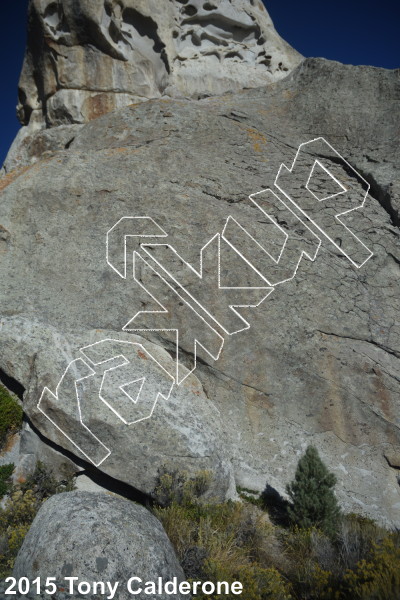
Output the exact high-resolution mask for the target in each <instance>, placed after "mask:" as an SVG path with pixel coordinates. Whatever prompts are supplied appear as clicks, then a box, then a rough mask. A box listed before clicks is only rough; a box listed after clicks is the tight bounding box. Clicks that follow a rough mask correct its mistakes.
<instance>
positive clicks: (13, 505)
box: [0, 462, 74, 578]
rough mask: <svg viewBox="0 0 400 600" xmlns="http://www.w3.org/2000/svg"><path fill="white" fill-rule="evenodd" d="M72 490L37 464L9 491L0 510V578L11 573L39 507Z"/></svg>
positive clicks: (67, 484)
mask: <svg viewBox="0 0 400 600" xmlns="http://www.w3.org/2000/svg"><path fill="white" fill-rule="evenodd" d="M7 466H8V467H10V466H12V467H13V465H7ZM72 489H74V486H73V483H72V481H71V480H68V481H62V482H59V481H57V480H56V479H55V478H54V477H53V476H52V475H51V473H49V472H47V471H46V468H45V466H44V465H43V464H42V463H40V462H38V464H37V466H36V469H35V472H34V473H33V475H32V476H31V477H29V478H28V479H27V481H26V482H25V483H24V484H22V485H20V486H14V487H13V488H12V489H11V495H10V497H9V498H8V499H7V502H6V505H5V507H4V508H0V578H1V577H7V576H8V575H9V574H10V572H11V571H12V569H13V566H14V562H15V559H16V556H17V554H18V550H19V549H20V547H21V545H22V542H23V541H24V537H25V535H26V534H27V532H28V530H29V528H30V526H31V523H32V521H33V519H34V518H35V516H36V513H37V512H38V510H39V508H40V506H41V504H42V503H43V502H44V501H45V500H46V499H47V498H49V497H50V496H52V495H54V494H56V493H59V492H64V491H70V490H72Z"/></svg>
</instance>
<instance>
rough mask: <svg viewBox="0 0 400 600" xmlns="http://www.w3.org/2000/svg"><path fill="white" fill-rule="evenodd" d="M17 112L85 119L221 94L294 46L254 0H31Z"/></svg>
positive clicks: (33, 118) (50, 120) (249, 80)
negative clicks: (158, 101) (162, 100)
mask: <svg viewBox="0 0 400 600" xmlns="http://www.w3.org/2000/svg"><path fill="white" fill-rule="evenodd" d="M29 19H30V26H29V38H28V47H27V53H26V57H25V62H24V66H23V71H22V75H21V80H20V103H19V106H18V114H19V117H20V120H21V122H22V123H23V124H24V125H28V124H33V123H36V124H39V125H42V124H43V123H45V124H46V125H47V126H55V125H60V124H70V123H84V122H86V121H90V120H91V119H93V118H95V117H97V116H99V115H100V114H104V113H105V112H109V111H110V110H113V109H115V108H119V107H122V106H126V105H127V104H130V103H133V102H140V101H142V100H145V99H148V98H158V97H160V96H161V95H163V94H169V95H188V96H193V95H196V94H220V93H222V92H225V91H227V90H233V89H241V88H243V87H256V86H260V85H265V84H266V83H269V82H271V81H276V80H277V79H280V78H281V77H283V76H284V75H286V74H287V73H288V71H290V70H291V69H292V68H293V67H294V66H295V65H297V64H298V62H299V60H300V58H301V57H300V55H299V54H298V53H297V52H295V51H294V50H293V49H292V48H290V47H289V46H288V44H286V43H285V42H284V41H283V40H282V39H281V38H280V37H279V36H278V34H277V33H276V31H275V29H274V27H273V25H272V22H271V19H270V18H269V16H268V14H267V12H266V10H265V8H264V5H263V4H262V2H260V1H259V0H257V1H251V2H250V1H245V0H234V1H232V0H218V2H214V1H211V2H208V1H207V2H206V1H203V0H201V1H200V0H179V1H178V0H176V1H170V0H161V1H159V0H150V1H149V0H146V1H143V0H104V1H103V0H98V1H97V2H92V1H89V0H82V1H81V2H79V3H77V2H73V1H72V0H62V2H59V1H58V2H54V0H32V2H31V4H30V14H29Z"/></svg>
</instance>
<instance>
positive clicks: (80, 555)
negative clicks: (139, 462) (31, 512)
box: [13, 492, 187, 600]
mask: <svg viewBox="0 0 400 600" xmlns="http://www.w3.org/2000/svg"><path fill="white" fill-rule="evenodd" d="M49 573H51V577H55V578H56V585H57V587H58V590H59V593H58V594H57V593H56V596H55V597H56V598H57V597H58V596H60V597H65V595H63V594H61V592H66V594H68V597H72V598H74V597H79V598H81V597H85V595H86V597H87V595H88V594H90V593H91V595H90V596H89V597H91V596H93V597H102V595H103V596H104V597H109V598H110V597H113V598H116V599H118V600H128V599H129V598H131V597H132V595H131V594H130V593H129V591H128V587H127V584H128V581H129V580H130V579H131V578H132V577H137V578H139V579H141V580H142V581H143V585H142V588H143V587H144V583H145V582H147V581H154V582H156V583H157V582H158V578H159V577H162V578H163V580H164V581H172V580H173V578H174V577H176V578H177V581H178V584H179V582H181V581H184V580H185V576H184V573H183V571H182V569H181V567H180V565H179V562H178V560H177V558H176V556H175V552H174V549H173V547H172V545H171V543H170V541H169V540H168V538H167V535H166V533H165V531H164V530H163V528H162V525H161V523H160V522H159V521H158V520H157V519H156V518H155V517H154V516H153V515H152V514H151V513H150V512H149V511H148V510H146V509H145V508H144V507H143V506H140V505H138V504H134V503H133V502H130V501H128V500H125V499H121V498H116V497H113V496H111V495H107V494H104V493H95V492H69V493H63V494H58V495H56V496H53V497H52V498H50V499H49V500H47V501H46V502H45V503H44V504H43V505H42V507H41V509H40V510H39V512H38V514H37V515H36V517H35V520H34V521H33V523H32V525H31V528H30V530H29V531H28V533H27V535H26V537H25V540H24V542H23V544H22V547H21V549H20V551H19V553H18V556H17V559H16V562H15V566H14V571H13V575H14V577H16V578H17V579H19V578H20V577H28V578H29V579H30V581H34V580H35V579H36V577H40V578H41V581H42V582H43V587H44V585H45V582H47V578H48V577H50V575H49ZM69 577H77V578H78V579H76V580H74V581H73V583H72V585H73V588H72V589H71V591H73V594H72V596H69V591H70V582H71V581H72V580H71V579H65V578H69ZM81 582H88V583H90V584H91V585H92V587H91V590H90V592H88V591H83V593H79V587H78V584H79V583H81ZM94 582H102V583H103V584H105V585H106V586H107V587H106V591H105V593H104V590H103V592H102V589H101V588H97V590H96V591H94V588H93V583H94ZM108 583H109V584H111V586H110V587H108ZM116 584H118V585H117V586H116ZM138 586H139V582H138V581H137V580H135V582H133V581H132V589H137V588H138ZM84 589H85V588H82V590H84ZM86 589H87V588H86ZM135 597H136V598H142V599H144V598H149V597H153V598H155V597H157V598H162V599H165V600H166V599H167V598H169V597H170V596H169V594H166V593H162V594H160V595H151V596H149V595H148V594H147V595H146V594H145V593H144V592H143V593H140V594H136V595H135ZM174 597H175V598H178V599H181V598H184V597H185V598H187V596H183V595H181V594H179V593H178V594H175V595H174Z"/></svg>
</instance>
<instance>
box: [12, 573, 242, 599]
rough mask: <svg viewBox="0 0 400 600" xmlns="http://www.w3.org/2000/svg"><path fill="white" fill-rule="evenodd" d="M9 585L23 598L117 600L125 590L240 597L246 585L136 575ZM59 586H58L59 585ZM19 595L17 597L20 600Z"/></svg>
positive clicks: (24, 579) (17, 581)
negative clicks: (61, 592)
mask: <svg viewBox="0 0 400 600" xmlns="http://www.w3.org/2000/svg"><path fill="white" fill-rule="evenodd" d="M5 581H6V584H7V585H8V587H7V589H6V590H5V594H7V595H8V594H10V595H14V596H15V594H20V596H24V595H26V594H29V593H30V592H34V593H35V592H36V594H41V593H42V592H46V594H48V595H49V596H52V595H53V594H55V593H56V592H57V591H58V590H60V588H61V587H62V589H63V590H64V591H66V592H67V593H68V594H71V596H72V595H73V594H79V595H82V596H85V595H87V594H97V595H100V596H105V597H106V598H107V600H113V599H114V598H115V599H117V598H118V595H116V594H117V592H118V591H122V590H123V589H124V588H125V589H126V590H127V591H128V593H129V594H131V595H132V596H137V595H138V594H145V595H152V596H161V595H163V594H166V595H170V596H175V595H176V594H183V595H185V594H187V595H189V594H191V595H192V596H196V595H197V594H204V595H206V596H211V595H212V594H218V595H221V596H223V595H228V594H233V595H235V596H239V595H240V594H241V593H242V592H243V586H242V584H241V583H240V582H239V581H234V582H233V583H228V582H227V581H217V582H215V583H214V582H213V581H190V582H189V581H178V578H177V577H173V578H172V579H170V580H167V581H166V580H164V579H163V578H162V577H158V578H157V581H143V579H141V578H140V577H137V576H133V577H131V578H130V579H129V580H128V581H127V582H126V583H122V582H120V581H114V582H111V581H91V582H90V581H83V580H80V579H79V577H64V582H65V583H64V585H63V586H62V585H60V581H57V580H56V577H47V578H43V579H42V578H41V577H36V579H34V580H32V581H30V580H29V579H28V578H27V577H20V578H19V579H16V578H15V577H7V579H6V580H5ZM57 584H58V585H57ZM20 596H18V597H20Z"/></svg>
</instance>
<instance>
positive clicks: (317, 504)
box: [287, 446, 340, 535]
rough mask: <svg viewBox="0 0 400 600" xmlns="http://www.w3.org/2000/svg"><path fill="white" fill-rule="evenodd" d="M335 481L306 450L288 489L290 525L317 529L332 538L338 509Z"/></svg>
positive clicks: (311, 450)
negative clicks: (334, 489)
mask: <svg viewBox="0 0 400 600" xmlns="http://www.w3.org/2000/svg"><path fill="white" fill-rule="evenodd" d="M335 484H336V477H335V475H334V474H333V473H330V472H329V471H328V469H327V467H326V466H325V465H324V463H323V462H322V460H321V458H320V456H319V454H318V450H317V449H316V448H315V447H314V446H308V448H307V450H306V452H305V454H304V455H303V456H302V457H301V458H300V460H299V462H298V464H297V469H296V473H295V476H294V480H293V481H292V483H290V484H289V485H288V486H287V492H288V494H289V496H290V499H291V501H292V503H291V504H290V505H289V506H288V516H289V519H290V521H291V523H292V524H293V525H296V526H298V527H301V528H303V529H307V528H310V527H317V528H319V529H321V530H322V531H325V532H326V533H328V534H331V535H334V533H335V528H336V527H337V521H338V519H339V518H340V509H339V505H338V502H337V500H336V497H335V494H334V491H333V488H334V486H335Z"/></svg>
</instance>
